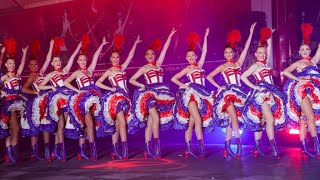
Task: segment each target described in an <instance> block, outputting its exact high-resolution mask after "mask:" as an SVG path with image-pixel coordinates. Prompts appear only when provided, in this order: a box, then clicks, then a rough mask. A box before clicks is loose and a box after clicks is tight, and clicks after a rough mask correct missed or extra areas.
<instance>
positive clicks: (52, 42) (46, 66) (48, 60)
mask: <svg viewBox="0 0 320 180" xmlns="http://www.w3.org/2000/svg"><path fill="white" fill-rule="evenodd" d="M53 44H54V40H53V39H52V40H51V41H50V47H49V51H48V54H47V57H46V61H45V62H44V64H43V66H42V67H41V69H40V71H39V74H40V75H44V72H45V71H46V70H47V68H48V66H49V64H50V60H51V58H52V48H53Z"/></svg>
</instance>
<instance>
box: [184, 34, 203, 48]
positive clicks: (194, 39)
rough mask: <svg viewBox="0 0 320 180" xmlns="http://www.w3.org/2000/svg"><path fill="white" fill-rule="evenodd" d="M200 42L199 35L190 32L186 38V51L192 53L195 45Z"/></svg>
mask: <svg viewBox="0 0 320 180" xmlns="http://www.w3.org/2000/svg"><path fill="white" fill-rule="evenodd" d="M199 42H200V36H199V34H197V33H195V32H190V33H189V34H188V37H187V43H188V51H194V50H196V48H197V45H198V44H199Z"/></svg>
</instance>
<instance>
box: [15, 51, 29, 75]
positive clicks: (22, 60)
mask: <svg viewBox="0 0 320 180" xmlns="http://www.w3.org/2000/svg"><path fill="white" fill-rule="evenodd" d="M28 47H29V46H27V47H25V48H22V53H23V55H22V58H21V62H20V65H19V68H18V71H17V76H20V75H21V73H22V71H23V68H24V65H25V63H26V57H27V51H28Z"/></svg>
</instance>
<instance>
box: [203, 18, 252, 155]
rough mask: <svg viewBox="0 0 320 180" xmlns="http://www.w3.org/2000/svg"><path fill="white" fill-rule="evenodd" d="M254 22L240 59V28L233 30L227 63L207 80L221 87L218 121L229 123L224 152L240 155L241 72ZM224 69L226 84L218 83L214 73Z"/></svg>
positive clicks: (221, 71)
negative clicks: (233, 144) (237, 54)
mask: <svg viewBox="0 0 320 180" xmlns="http://www.w3.org/2000/svg"><path fill="white" fill-rule="evenodd" d="M255 26H256V23H253V24H252V25H251V27H250V34H249V37H248V39H247V42H246V44H245V47H244V49H243V51H242V53H241V55H240V57H239V59H238V60H237V61H235V60H234V52H233V48H235V44H236V43H237V42H236V41H240V32H239V31H237V30H235V31H232V32H230V33H229V35H228V43H227V46H226V48H225V50H224V57H225V58H226V61H227V62H226V63H224V64H222V65H220V66H218V67H217V68H216V69H215V70H213V71H212V72H211V73H210V74H208V76H207V80H208V81H209V82H210V83H211V84H212V85H214V86H215V87H216V88H218V91H217V94H216V99H215V103H214V107H213V112H214V117H215V120H217V121H218V126H220V127H226V140H225V147H224V156H225V157H226V156H227V155H230V156H232V157H237V158H240V156H241V153H242V148H241V141H240V132H239V125H240V126H241V127H243V125H244V122H243V119H242V116H241V113H242V112H241V111H242V107H243V105H244V103H245V99H246V94H245V93H244V92H243V91H242V90H241V83H240V73H241V66H242V64H243V62H244V60H245V58H246V55H247V52H248V49H249V46H250V43H251V39H252V34H253V31H254V27H255ZM219 73H221V74H222V75H223V78H224V81H225V82H224V83H223V85H221V84H218V83H217V82H216V81H215V80H214V77H215V76H216V75H217V74H219ZM232 131H233V132H234V134H235V137H236V142H237V153H236V154H234V153H233V152H232V150H231V146H230V145H231V138H232Z"/></svg>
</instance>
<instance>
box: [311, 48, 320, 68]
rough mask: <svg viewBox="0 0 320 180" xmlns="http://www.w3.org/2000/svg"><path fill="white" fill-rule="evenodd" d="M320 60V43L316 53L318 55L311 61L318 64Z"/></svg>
mask: <svg viewBox="0 0 320 180" xmlns="http://www.w3.org/2000/svg"><path fill="white" fill-rule="evenodd" d="M319 60H320V43H319V45H318V49H317V52H316V54H315V55H314V56H313V58H312V59H311V61H313V62H314V64H318V62H319Z"/></svg>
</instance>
